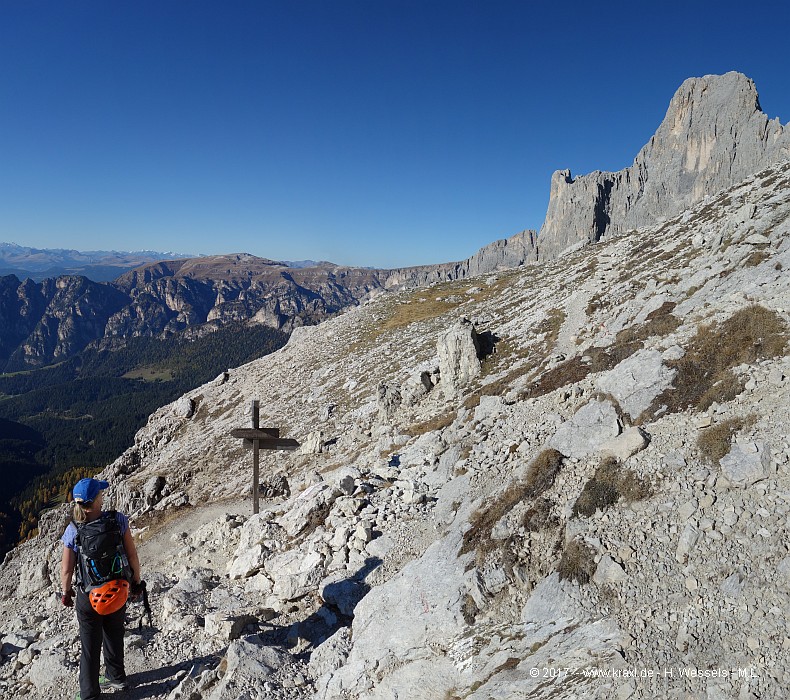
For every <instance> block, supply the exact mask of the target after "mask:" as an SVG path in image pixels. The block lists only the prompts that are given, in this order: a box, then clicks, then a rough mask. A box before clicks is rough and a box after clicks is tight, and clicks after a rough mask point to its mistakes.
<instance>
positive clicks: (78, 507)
mask: <svg viewBox="0 0 790 700" xmlns="http://www.w3.org/2000/svg"><path fill="white" fill-rule="evenodd" d="M92 506H93V503H81V502H80V501H74V508H73V511H72V516H71V517H72V518H74V522H75V523H80V524H82V523H85V522H87V521H88V511H89V510H90V509H91V507H92Z"/></svg>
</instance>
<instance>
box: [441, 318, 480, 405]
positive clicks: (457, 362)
mask: <svg viewBox="0 0 790 700" xmlns="http://www.w3.org/2000/svg"><path fill="white" fill-rule="evenodd" d="M436 350H437V353H438V355H439V374H440V376H441V386H442V391H443V392H444V394H445V395H446V396H453V395H454V394H455V393H456V392H457V391H458V390H459V389H461V388H462V387H464V386H466V385H467V384H468V383H469V382H470V381H471V380H472V379H474V378H475V377H476V376H478V375H479V374H480V360H479V359H478V353H479V351H480V346H479V344H478V340H477V332H476V331H475V327H474V325H473V324H472V323H471V322H470V321H469V320H468V319H466V318H463V319H461V320H460V321H458V322H457V323H456V324H455V325H453V326H452V327H450V328H449V329H448V330H446V331H445V332H444V333H442V334H441V335H440V336H439V341H438V343H437V346H436Z"/></svg>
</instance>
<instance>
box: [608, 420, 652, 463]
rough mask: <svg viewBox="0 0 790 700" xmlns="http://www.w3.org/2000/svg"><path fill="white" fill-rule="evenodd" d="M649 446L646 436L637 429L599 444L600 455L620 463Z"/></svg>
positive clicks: (630, 429)
mask: <svg viewBox="0 0 790 700" xmlns="http://www.w3.org/2000/svg"><path fill="white" fill-rule="evenodd" d="M649 444H650V439H649V438H648V436H647V434H646V433H645V432H644V431H643V430H642V429H641V428H637V427H633V428H628V429H627V430H624V431H623V432H622V433H621V434H620V435H618V436H617V437H613V438H610V439H609V440H606V441H605V442H603V443H601V447H600V450H601V454H603V455H609V456H612V457H614V458H616V459H618V460H620V461H621V462H624V461H625V460H626V459H628V458H629V457H631V456H633V455H635V454H636V453H637V452H640V451H641V450H644V449H645V447H647V446H648V445H649Z"/></svg>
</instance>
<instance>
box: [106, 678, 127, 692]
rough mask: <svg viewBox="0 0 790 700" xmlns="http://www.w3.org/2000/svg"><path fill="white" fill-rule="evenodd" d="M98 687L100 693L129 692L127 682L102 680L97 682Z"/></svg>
mask: <svg viewBox="0 0 790 700" xmlns="http://www.w3.org/2000/svg"><path fill="white" fill-rule="evenodd" d="M99 687H100V688H101V690H102V692H107V691H108V690H110V691H113V692H117V691H122V690H129V681H126V680H124V681H111V680H105V679H102V680H101V681H100V682H99Z"/></svg>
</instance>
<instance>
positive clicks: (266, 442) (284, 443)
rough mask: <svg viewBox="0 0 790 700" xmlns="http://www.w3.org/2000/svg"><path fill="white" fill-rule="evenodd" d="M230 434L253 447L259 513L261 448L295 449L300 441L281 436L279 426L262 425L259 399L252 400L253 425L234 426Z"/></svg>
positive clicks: (254, 488) (255, 506) (254, 503)
mask: <svg viewBox="0 0 790 700" xmlns="http://www.w3.org/2000/svg"><path fill="white" fill-rule="evenodd" d="M230 434H231V435H232V436H233V437H235V438H241V439H242V440H244V444H245V446H250V447H252V512H253V513H257V512H258V500H259V499H258V481H259V472H260V456H259V452H260V450H295V449H296V448H298V447H299V443H298V442H297V441H296V440H292V439H290V438H281V437H280V429H279V428H261V427H260V401H258V400H257V399H256V400H254V401H253V402H252V427H251V428H234V429H233V430H231V431H230Z"/></svg>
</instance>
